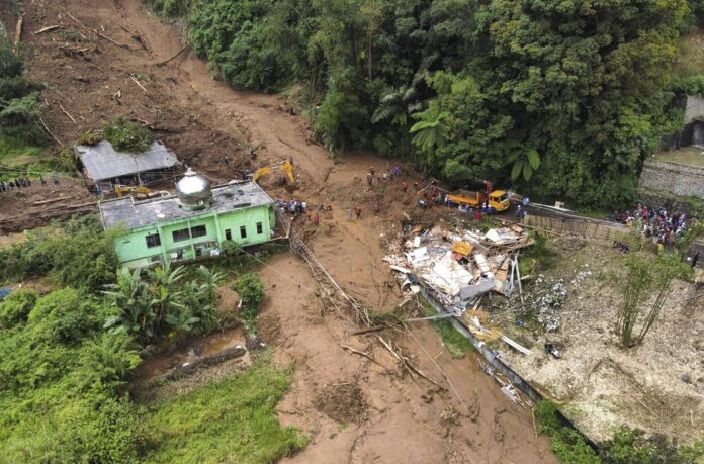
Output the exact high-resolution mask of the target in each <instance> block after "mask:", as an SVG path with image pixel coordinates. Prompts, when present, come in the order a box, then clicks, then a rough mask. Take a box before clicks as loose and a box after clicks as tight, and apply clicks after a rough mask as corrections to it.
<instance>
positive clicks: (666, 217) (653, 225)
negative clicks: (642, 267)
mask: <svg viewBox="0 0 704 464" xmlns="http://www.w3.org/2000/svg"><path fill="white" fill-rule="evenodd" d="M622 222H623V223H624V224H626V225H627V226H629V227H633V228H637V230H639V231H640V234H641V236H642V237H643V238H644V239H648V240H652V242H653V244H654V245H655V246H656V248H657V250H658V251H662V250H663V249H664V248H665V247H667V246H668V245H671V244H673V243H675V242H677V241H678V240H680V239H681V238H682V237H683V236H684V234H685V232H687V227H688V225H689V216H688V215H687V213H685V212H683V211H677V210H675V211H668V210H667V209H665V208H654V207H649V206H646V205H643V204H641V203H638V205H637V206H636V208H635V209H634V210H632V211H626V212H625V213H624V215H623V218H622Z"/></svg>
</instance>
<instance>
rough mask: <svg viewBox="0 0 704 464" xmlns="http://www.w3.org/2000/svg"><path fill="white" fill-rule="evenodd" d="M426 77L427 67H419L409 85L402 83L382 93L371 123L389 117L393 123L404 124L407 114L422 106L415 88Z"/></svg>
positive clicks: (406, 120)
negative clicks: (396, 87)
mask: <svg viewBox="0 0 704 464" xmlns="http://www.w3.org/2000/svg"><path fill="white" fill-rule="evenodd" d="M427 77H428V71H427V69H421V70H420V71H418V72H417V73H416V74H415V76H413V80H412V81H411V83H410V84H409V85H403V86H401V87H399V88H398V89H394V90H392V91H391V92H389V93H387V94H385V95H383V96H382V97H381V98H380V99H379V106H377V107H376V109H375V110H374V113H373V114H372V118H371V122H372V124H376V123H378V122H381V121H385V120H387V119H390V120H391V122H392V123H394V124H399V125H401V126H405V125H406V123H407V122H408V115H409V114H412V113H414V112H416V111H419V110H420V109H421V108H422V107H423V103H422V102H420V101H418V90H417V88H418V85H419V84H420V83H421V82H422V81H423V80H425V79H426V78H427Z"/></svg>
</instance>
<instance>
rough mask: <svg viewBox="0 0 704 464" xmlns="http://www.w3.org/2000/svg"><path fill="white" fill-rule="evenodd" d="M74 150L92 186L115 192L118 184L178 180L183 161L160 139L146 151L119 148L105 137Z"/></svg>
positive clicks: (94, 188) (89, 184) (99, 189)
mask: <svg viewBox="0 0 704 464" xmlns="http://www.w3.org/2000/svg"><path fill="white" fill-rule="evenodd" d="M74 153H75V155H76V158H77V159H78V160H79V162H80V163H79V168H80V171H81V173H82V175H83V178H84V180H85V183H86V186H87V187H88V189H89V190H91V191H93V192H95V193H98V194H99V193H107V192H112V191H113V190H114V189H115V186H116V185H149V184H153V183H156V182H159V181H166V180H170V181H173V180H174V176H175V175H176V173H177V169H178V166H179V165H180V163H179V161H178V159H177V158H176V155H174V154H173V152H171V150H169V149H168V148H166V146H164V144H163V143H162V142H161V141H160V140H157V141H156V142H154V143H152V145H151V147H149V150H147V151H145V152H144V153H138V154H132V153H122V152H118V151H115V149H114V148H113V147H112V145H111V144H110V143H109V142H107V141H105V140H103V141H101V142H100V143H98V144H97V145H94V146H90V145H76V146H75V147H74Z"/></svg>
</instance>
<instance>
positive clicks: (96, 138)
mask: <svg viewBox="0 0 704 464" xmlns="http://www.w3.org/2000/svg"><path fill="white" fill-rule="evenodd" d="M102 139H103V137H102V136H101V135H100V134H99V133H97V132H94V131H88V132H84V133H82V134H81V135H79V136H78V144H79V145H88V146H91V147H92V146H94V145H97V144H99V143H100V141H101V140H102Z"/></svg>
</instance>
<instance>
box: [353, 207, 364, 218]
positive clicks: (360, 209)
mask: <svg viewBox="0 0 704 464" xmlns="http://www.w3.org/2000/svg"><path fill="white" fill-rule="evenodd" d="M354 214H356V215H357V219H359V216H361V215H362V208H360V207H359V205H357V206H355V207H354Z"/></svg>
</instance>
